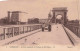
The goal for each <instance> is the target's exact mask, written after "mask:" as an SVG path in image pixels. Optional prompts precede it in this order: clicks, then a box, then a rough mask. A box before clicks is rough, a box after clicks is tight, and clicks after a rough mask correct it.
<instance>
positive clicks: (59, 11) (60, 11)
mask: <svg viewBox="0 0 80 51" xmlns="http://www.w3.org/2000/svg"><path fill="white" fill-rule="evenodd" d="M52 13H53V17H52V23H57V22H59V21H60V22H61V24H64V25H65V24H66V23H67V8H66V7H59V8H53V10H52ZM58 15H61V16H62V17H61V18H60V20H57V16H58Z"/></svg>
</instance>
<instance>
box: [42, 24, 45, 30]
mask: <svg viewBox="0 0 80 51" xmlns="http://www.w3.org/2000/svg"><path fill="white" fill-rule="evenodd" d="M44 28H45V24H44V23H43V24H42V31H44Z"/></svg>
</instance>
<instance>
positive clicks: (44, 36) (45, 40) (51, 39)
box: [12, 24, 72, 45]
mask: <svg viewBox="0 0 80 51" xmlns="http://www.w3.org/2000/svg"><path fill="white" fill-rule="evenodd" d="M12 44H18V45H21V44H23V45H32V44H38V45H40V44H54V45H56V44H59V45H72V44H71V42H70V40H69V38H68V36H67V34H66V32H65V31H64V29H63V27H62V25H60V24H57V25H53V26H52V31H51V32H48V31H47V30H45V31H44V32H42V31H40V32H38V33H35V34H34V35H31V36H29V37H25V38H23V39H21V40H19V41H16V42H14V43H12Z"/></svg>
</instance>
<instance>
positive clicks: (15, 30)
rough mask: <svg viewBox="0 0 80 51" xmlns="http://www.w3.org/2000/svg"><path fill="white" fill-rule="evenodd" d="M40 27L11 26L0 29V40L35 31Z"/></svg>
mask: <svg viewBox="0 0 80 51" xmlns="http://www.w3.org/2000/svg"><path fill="white" fill-rule="evenodd" d="M41 27H42V25H41V24H40V25H29V26H27V25H23V26H11V27H3V28H0V40H4V39H7V38H11V37H14V36H17V35H20V34H25V33H27V32H31V31H34V30H37V29H40V28H41Z"/></svg>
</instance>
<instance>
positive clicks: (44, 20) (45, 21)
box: [39, 19, 48, 24]
mask: <svg viewBox="0 0 80 51" xmlns="http://www.w3.org/2000/svg"><path fill="white" fill-rule="evenodd" d="M39 23H41V24H42V23H48V19H39Z"/></svg>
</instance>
